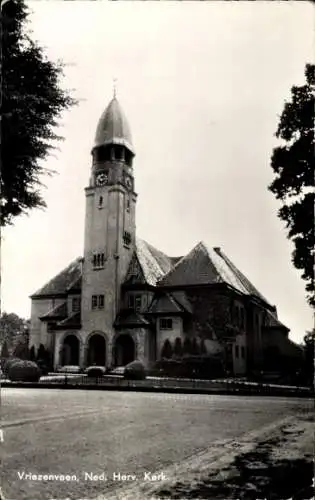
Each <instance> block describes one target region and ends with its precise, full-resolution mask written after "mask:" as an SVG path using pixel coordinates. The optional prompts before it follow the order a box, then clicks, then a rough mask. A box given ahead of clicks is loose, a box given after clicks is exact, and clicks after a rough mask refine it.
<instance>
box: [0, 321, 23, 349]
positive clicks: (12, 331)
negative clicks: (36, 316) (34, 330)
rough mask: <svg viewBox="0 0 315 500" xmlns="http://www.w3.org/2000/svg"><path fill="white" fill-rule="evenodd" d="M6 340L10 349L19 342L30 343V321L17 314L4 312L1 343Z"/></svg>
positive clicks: (0, 327)
mask: <svg viewBox="0 0 315 500" xmlns="http://www.w3.org/2000/svg"><path fill="white" fill-rule="evenodd" d="M2 342H6V343H7V347H8V348H9V350H10V351H13V350H14V349H15V348H16V347H17V345H18V344H22V345H28V321H26V320H25V319H23V318H20V317H19V316H18V315H17V314H14V313H9V314H8V313H6V312H4V313H3V314H2V315H1V317H0V343H2Z"/></svg>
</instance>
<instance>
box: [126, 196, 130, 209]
mask: <svg viewBox="0 0 315 500" xmlns="http://www.w3.org/2000/svg"><path fill="white" fill-rule="evenodd" d="M126 210H127V212H130V200H129V198H128V197H127V199H126Z"/></svg>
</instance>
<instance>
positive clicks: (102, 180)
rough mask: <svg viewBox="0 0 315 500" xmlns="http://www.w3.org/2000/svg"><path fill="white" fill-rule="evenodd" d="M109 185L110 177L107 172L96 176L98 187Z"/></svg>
mask: <svg viewBox="0 0 315 500" xmlns="http://www.w3.org/2000/svg"><path fill="white" fill-rule="evenodd" d="M107 183H108V175H107V174H106V173H105V172H103V173H101V174H98V175H97V176H96V185H97V186H104V185H105V184H107Z"/></svg>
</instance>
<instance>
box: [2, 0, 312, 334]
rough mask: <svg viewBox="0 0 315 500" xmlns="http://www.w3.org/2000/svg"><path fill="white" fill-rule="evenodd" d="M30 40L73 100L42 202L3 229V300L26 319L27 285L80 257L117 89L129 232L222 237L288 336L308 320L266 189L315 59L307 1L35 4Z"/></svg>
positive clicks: (174, 243) (186, 244) (162, 241)
mask: <svg viewBox="0 0 315 500" xmlns="http://www.w3.org/2000/svg"><path fill="white" fill-rule="evenodd" d="M28 5H29V7H30V8H31V10H32V14H31V16H30V26H29V27H30V29H31V30H32V31H33V34H32V37H33V38H34V39H36V40H37V41H38V43H39V44H40V45H41V46H43V47H44V48H45V52H46V54H47V56H48V57H49V58H50V59H52V60H54V61H57V60H58V59H62V60H63V61H64V62H65V63H66V64H67V66H66V69H65V77H64V79H63V80H62V86H63V87H64V88H68V89H73V96H74V97H76V98H78V99H79V105H78V106H77V107H75V108H72V109H71V110H70V111H67V112H65V113H64V114H63V116H62V119H61V121H60V133H61V134H62V135H63V136H64V138H65V140H64V141H63V142H62V143H61V144H59V150H58V151H56V152H55V154H54V156H51V157H49V158H48V159H47V161H45V167H47V168H51V169H54V170H56V171H57V172H58V173H57V174H56V175H55V176H54V177H52V178H45V179H44V182H45V184H46V188H45V190H44V193H43V194H44V197H45V200H46V202H47V205H48V208H47V209H46V210H45V211H41V210H33V211H32V212H31V213H30V215H29V216H22V217H20V218H18V219H17V220H16V222H15V224H14V226H12V227H8V228H5V229H4V231H3V252H2V310H3V311H6V312H15V313H17V314H19V315H20V316H22V317H26V318H28V317H29V316H30V307H31V301H30V299H29V295H30V294H32V293H34V292H35V291H36V290H37V289H38V288H40V287H41V286H42V285H43V284H44V283H46V282H47V281H48V280H50V279H51V278H52V277H53V276H54V275H55V274H56V273H58V272H59V271H60V270H61V269H63V268H64V267H66V266H67V265H68V264H69V262H71V261H72V260H73V259H75V258H76V257H77V256H79V255H82V254H83V233H84V213H85V195H84V187H86V186H87V185H88V179H89V174H90V169H91V156H90V151H91V148H92V146H93V140H94V135H95V130H96V125H97V121H98V119H99V117H100V115H101V114H102V112H103V110H104V108H105V107H106V106H107V104H108V102H109V101H110V100H111V98H112V95H113V79H114V78H116V79H117V97H118V100H119V101H120V103H121V105H122V107H123V109H124V112H125V114H126V115H127V117H128V121H129V123H130V126H131V131H132V136H133V143H134V148H135V151H136V158H135V161H134V171H135V180H136V191H137V193H138V202H137V234H138V236H140V237H141V238H143V239H145V240H147V241H148V242H150V243H151V244H153V245H154V246H156V247H158V248H159V249H160V250H162V251H164V252H165V253H167V254H169V255H172V256H179V255H184V254H186V253H187V252H189V251H190V250H191V249H192V248H193V247H194V246H195V245H196V244H197V243H198V242H199V241H201V240H202V241H204V242H206V243H207V244H208V245H210V246H220V247H221V248H222V249H223V251H224V252H225V253H226V254H227V255H228V257H229V258H230V259H231V260H232V261H233V263H234V264H235V265H236V266H237V267H238V268H239V269H240V270H241V271H242V272H243V273H244V274H245V275H246V276H247V277H248V278H249V279H250V280H251V281H252V282H253V284H254V285H255V286H256V288H258V289H259V291H260V292H261V293H262V294H263V295H264V296H266V297H267V298H268V300H269V302H270V303H272V304H275V305H276V306H277V309H278V317H279V319H280V320H281V321H282V322H283V323H284V324H286V325H287V326H288V327H289V328H290V329H291V333H290V338H291V339H292V340H295V341H297V342H300V341H302V339H303V336H304V334H305V331H306V330H309V329H311V328H312V325H313V319H312V311H311V309H310V307H309V306H308V305H307V303H306V300H305V291H304V286H305V284H304V282H303V281H302V279H301V277H300V273H299V272H298V271H297V270H296V269H295V268H294V267H293V265H292V263H291V252H292V249H293V246H292V244H291V242H290V241H289V240H288V239H287V237H286V229H285V227H284V223H283V222H281V221H280V220H279V219H278V217H277V210H278V209H279V208H280V205H279V202H277V201H276V200H275V199H274V196H273V194H272V193H270V192H269V191H268V189H267V186H268V184H270V182H271V181H272V178H273V172H272V169H271V167H270V157H271V153H272V149H273V147H274V146H276V145H278V144H279V143H278V141H277V139H276V137H275V132H276V129H277V125H278V121H279V116H280V114H281V112H282V109H283V105H284V102H285V100H288V99H289V97H290V88H291V86H292V85H293V84H295V85H300V84H303V82H304V67H305V64H306V63H307V62H313V61H314V60H313V52H314V46H315V45H314V41H315V40H314V37H315V34H314V30H313V26H314V7H313V6H312V4H311V3H310V2H298V1H297V2H290V1H289V2H264V1H261V2H219V1H218V2H152V3H151V2H135V1H134V2H105V1H99V2H85V1H75V2H65V1H56V0H55V1H54V2H51V1H41V2H38V1H32V2H28Z"/></svg>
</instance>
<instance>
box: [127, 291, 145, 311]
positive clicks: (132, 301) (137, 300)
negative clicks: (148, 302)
mask: <svg viewBox="0 0 315 500" xmlns="http://www.w3.org/2000/svg"><path fill="white" fill-rule="evenodd" d="M141 305H142V297H141V295H129V296H128V308H129V309H133V310H134V311H140V310H141Z"/></svg>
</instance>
